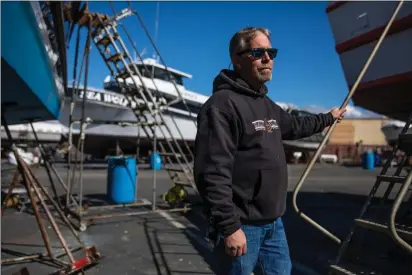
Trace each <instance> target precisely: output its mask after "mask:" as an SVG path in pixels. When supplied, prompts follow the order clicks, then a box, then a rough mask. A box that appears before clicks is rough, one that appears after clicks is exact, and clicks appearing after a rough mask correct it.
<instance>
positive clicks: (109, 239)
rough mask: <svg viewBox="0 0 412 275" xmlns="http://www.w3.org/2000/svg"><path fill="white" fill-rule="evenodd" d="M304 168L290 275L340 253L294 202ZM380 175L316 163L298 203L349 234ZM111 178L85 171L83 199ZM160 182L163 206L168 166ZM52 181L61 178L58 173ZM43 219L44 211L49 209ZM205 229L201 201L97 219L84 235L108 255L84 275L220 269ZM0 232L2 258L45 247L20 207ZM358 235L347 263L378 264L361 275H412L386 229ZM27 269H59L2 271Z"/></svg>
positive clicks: (100, 199) (288, 224)
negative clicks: (182, 207)
mask: <svg viewBox="0 0 412 275" xmlns="http://www.w3.org/2000/svg"><path fill="white" fill-rule="evenodd" d="M95 168H96V167H95ZM102 168H103V169H102ZM304 168H305V166H303V165H291V166H289V179H290V180H289V182H290V184H289V190H290V192H289V194H288V209H287V212H286V214H285V216H284V217H283V220H284V224H285V228H286V232H287V237H288V242H289V246H290V251H291V257H292V260H293V266H294V267H293V272H292V274H293V275H303V274H305V275H318V274H327V270H328V266H329V265H330V264H331V263H332V261H333V260H334V259H335V258H336V255H337V251H338V248H339V245H338V244H337V243H335V242H334V241H332V240H331V239H329V238H328V237H326V236H325V235H324V234H322V233H321V232H320V231H318V230H317V229H315V228H314V227H313V226H311V225H309V224H308V223H307V222H306V221H304V220H303V219H302V218H300V217H299V216H298V215H297V213H296V212H295V211H294V209H293V206H292V193H291V192H292V191H293V189H294V187H295V185H296V183H297V181H298V180H299V178H300V176H301V175H302V173H303V171H304ZM3 169H4V165H3V167H2V170H3ZM57 170H58V172H59V175H60V176H61V177H62V179H63V180H66V170H65V169H64V168H63V167H57ZM33 171H34V172H35V174H36V177H37V179H38V180H39V181H40V182H42V183H44V185H45V186H46V187H47V189H48V190H49V192H52V189H51V185H50V183H49V180H48V177H47V174H46V173H45V172H44V168H42V167H41V168H37V169H34V170H33ZM379 172H380V168H377V169H375V170H373V171H366V170H362V169H361V168H358V167H351V168H349V167H341V166H334V165H316V166H315V167H314V169H313V170H312V172H311V173H310V175H309V177H308V179H307V180H306V181H305V184H304V186H303V188H302V190H301V193H299V195H298V199H297V201H298V207H299V209H300V210H301V211H303V213H305V214H306V215H308V216H309V217H311V218H312V219H314V220H315V221H316V222H318V223H319V224H321V225H323V226H324V227H326V228H327V229H328V230H329V231H331V232H332V233H333V234H335V235H336V236H338V237H339V238H344V237H345V236H346V235H347V234H348V232H349V229H350V227H351V225H352V220H353V218H355V217H356V216H357V215H358V213H359V211H360V209H361V206H362V203H363V202H364V200H365V196H366V195H367V194H368V193H369V191H370V189H371V187H372V185H373V184H374V181H375V177H376V175H377V174H379ZM77 175H78V174H77ZM11 177H12V171H8V172H4V171H3V172H2V187H5V186H7V184H9V183H10V181H11ZM106 177H107V175H106V170H105V169H104V167H100V169H87V170H85V171H84V172H83V184H84V189H83V190H84V191H83V192H84V195H85V199H84V203H87V204H88V205H90V206H92V205H98V204H99V203H107V202H105V192H106ZM156 179H157V181H156V188H157V194H156V199H157V200H158V202H159V203H160V202H161V200H160V196H161V194H162V193H163V192H165V191H166V190H167V189H168V188H170V180H169V178H168V177H167V174H166V172H164V171H158V172H157V173H156ZM54 181H56V178H55V177H54ZM56 184H57V185H58V183H56ZM383 187H384V186H383ZM382 189H383V190H382V191H379V192H378V194H379V195H382V194H383V192H384V188H382ZM74 190H77V189H76V188H75V189H74ZM152 190H153V171H150V170H147V169H142V170H139V178H138V197H139V199H143V198H145V199H147V200H149V201H151V200H152V197H153V193H152ZM395 190H397V189H395ZM57 191H58V193H59V194H60V195H62V194H64V192H63V191H62V188H60V187H59V188H58V190H57ZM392 198H393V196H392ZM194 201H198V199H194ZM373 209H376V208H373ZM146 210H150V208H148V209H146ZM130 211H132V210H127V209H118V210H116V212H122V213H125V212H130ZM134 211H143V208H142V207H141V208H135V210H134ZM89 213H90V214H99V213H113V211H110V210H105V211H103V210H102V211H98V210H93V211H89ZM387 214H388V213H384V217H387V216H385V215H387ZM42 216H45V213H44V211H43V212H42ZM56 221H57V223H58V225H59V228H60V229H61V230H62V234H63V236H64V237H65V239H66V241H67V243H68V245H69V246H70V247H77V246H78V243H77V241H76V239H75V238H74V237H73V234H71V233H70V230H69V229H68V227H67V226H66V225H65V224H64V223H63V222H62V221H61V220H60V219H57V220H56ZM46 227H47V232H48V233H49V234H50V239H51V243H52V249H53V251H58V252H61V251H62V250H61V245H60V243H59V241H58V239H57V238H56V236H55V234H54V232H53V229H52V227H51V225H50V223H47V224H46ZM205 228H206V223H205V220H204V219H203V216H202V215H201V209H200V207H199V206H195V207H194V208H193V209H192V210H191V211H189V212H188V213H185V214H184V213H179V212H175V213H174V212H166V211H164V212H158V213H150V214H146V215H139V216H131V217H122V218H119V217H117V218H110V219H102V220H96V221H95V222H94V223H92V224H89V226H88V227H87V230H86V231H84V232H79V235H80V238H81V240H82V241H83V242H84V243H85V244H86V245H94V246H95V247H96V248H97V249H98V251H99V252H100V254H101V256H102V259H101V260H100V262H99V263H98V264H97V265H95V266H93V267H91V268H90V269H88V270H87V271H86V272H85V274H101V275H109V274H110V275H115V274H119V275H120V274H161V275H172V274H173V275H174V274H215V272H214V270H216V264H215V260H214V258H213V255H212V253H211V250H210V248H209V247H208V244H207V242H206V240H205V238H204V236H205ZM1 229H2V230H1V231H2V232H1V233H2V236H1V237H2V245H1V246H2V260H4V259H5V258H10V257H15V256H14V255H12V253H14V254H15V255H21V254H18V253H24V254H33V253H44V252H46V250H45V247H44V243H43V241H42V239H41V234H40V231H39V229H38V226H37V224H36V221H35V218H34V216H33V215H32V214H31V211H30V210H28V213H26V212H22V213H20V212H18V211H16V210H15V209H7V210H6V211H5V213H4V216H3V217H2V227H1ZM360 232H361V233H363V234H355V238H354V240H355V242H354V245H353V246H351V249H350V250H349V253H348V254H347V255H345V260H351V261H355V262H356V263H357V264H358V265H359V264H361V265H363V269H364V270H368V269H369V270H370V269H371V268H370V267H368V266H373V270H372V271H373V272H374V273H359V274H388V275H393V274H396V275H403V274H409V275H410V274H412V272H411V270H412V257H411V256H408V255H406V253H404V252H403V251H402V250H400V249H399V248H397V246H396V245H395V244H394V242H393V241H392V240H391V239H390V237H388V236H386V235H382V234H381V233H365V232H366V231H362V229H360ZM352 247H354V248H353V249H352ZM16 252H18V253H17V254H16ZM365 255H367V257H365ZM74 256H75V258H76V259H79V258H81V257H83V255H82V253H81V251H80V252H76V253H75V254H74ZM62 259H64V258H62ZM66 260H67V259H66ZM345 263H346V262H345ZM23 267H27V268H28V269H29V272H30V274H39V275H41V274H51V273H52V272H53V271H55V270H56V268H55V267H50V266H47V265H45V264H43V263H36V262H31V263H24V264H16V265H4V266H2V268H1V273H2V274H10V275H11V274H13V273H14V272H16V271H17V270H19V269H21V268H23ZM353 268H355V267H353ZM356 268H357V267H356Z"/></svg>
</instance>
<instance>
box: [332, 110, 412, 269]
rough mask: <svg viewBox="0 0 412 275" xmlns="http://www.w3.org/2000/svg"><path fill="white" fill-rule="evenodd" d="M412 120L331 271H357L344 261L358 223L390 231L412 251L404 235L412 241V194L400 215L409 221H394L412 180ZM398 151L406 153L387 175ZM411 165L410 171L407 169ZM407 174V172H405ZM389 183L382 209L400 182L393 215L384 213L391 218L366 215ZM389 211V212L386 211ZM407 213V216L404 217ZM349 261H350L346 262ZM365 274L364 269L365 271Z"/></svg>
mask: <svg viewBox="0 0 412 275" xmlns="http://www.w3.org/2000/svg"><path fill="white" fill-rule="evenodd" d="M411 124H412V115H411V116H410V117H409V119H408V121H407V122H406V124H405V127H404V128H403V129H402V132H401V134H400V135H399V138H398V140H397V143H396V145H395V146H394V148H393V151H392V154H391V156H390V157H389V158H388V159H387V161H386V163H385V164H384V166H383V168H382V171H381V173H380V175H378V176H377V177H376V181H375V184H374V185H373V187H372V189H371V191H370V193H369V196H368V198H367V199H366V201H365V203H364V204H363V207H362V209H361V211H360V213H359V217H358V218H357V219H355V220H354V223H353V226H352V228H351V230H350V232H349V234H348V235H347V237H346V238H345V240H344V241H343V242H342V244H341V246H340V249H339V251H338V255H337V258H336V260H335V262H334V264H333V265H331V266H330V270H329V271H330V274H331V275H332V274H345V275H355V274H356V273H354V272H356V271H354V270H348V269H358V268H357V267H355V266H351V267H350V268H348V267H347V266H345V264H341V262H342V261H343V256H344V254H345V252H347V250H348V247H349V245H350V244H351V240H352V237H353V234H354V233H355V230H356V229H358V227H360V228H363V229H366V230H368V231H376V232H380V233H384V234H388V235H390V236H391V237H392V238H393V240H394V241H395V242H396V243H397V244H398V245H399V246H400V247H401V248H403V249H404V250H406V251H407V252H408V253H410V254H412V246H411V244H410V243H409V244H408V243H407V242H406V241H405V240H404V239H406V240H409V241H412V195H411V196H410V197H409V201H408V202H405V204H406V213H405V215H404V218H403V221H401V220H402V219H400V222H405V223H406V224H404V225H400V224H396V223H395V217H396V214H397V213H398V211H399V208H400V206H401V204H402V202H403V201H404V199H405V197H406V195H407V193H408V191H411V190H410V186H411V183H412V168H411V167H410V166H409V167H408V168H407V166H408V162H409V159H410V158H411V156H412V133H410V132H409V133H407V131H408V129H409V126H410V125H411ZM399 151H403V153H404V155H403V157H402V160H401V162H400V163H399V165H398V167H397V169H396V171H395V173H394V174H393V175H388V174H387V173H388V170H389V168H390V167H391V163H392V161H393V160H394V158H395V157H396V155H397V153H398V152H399ZM408 169H409V171H407V170H408ZM405 174H406V175H405ZM383 182H386V183H389V184H388V187H387V188H386V190H385V193H384V195H383V197H382V199H381V203H380V207H379V210H382V208H383V207H385V206H386V205H385V203H386V201H387V199H388V197H389V195H390V194H391V192H392V190H393V188H394V186H395V184H400V189H399V191H398V193H397V195H396V199H395V200H394V202H393V205H392V209H391V212H390V215H385V216H386V217H388V218H389V219H388V222H382V221H380V222H379V221H377V220H378V219H377V216H379V213H378V214H376V213H374V214H372V215H371V216H372V218H367V217H366V215H367V214H368V208H370V207H371V201H372V199H373V198H374V197H375V195H376V192H377V191H378V189H379V186H380V185H381V183H383ZM387 214H389V213H387ZM405 217H406V218H405ZM346 265H348V264H346ZM363 274H364V273H363Z"/></svg>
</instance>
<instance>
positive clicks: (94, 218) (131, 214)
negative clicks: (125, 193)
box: [83, 207, 191, 220]
mask: <svg viewBox="0 0 412 275" xmlns="http://www.w3.org/2000/svg"><path fill="white" fill-rule="evenodd" d="M189 210H191V208H190V207H183V208H173V209H168V210H159V209H157V210H148V211H139V212H128V213H112V214H106V215H95V216H88V217H83V219H84V220H102V219H107V218H113V217H128V216H139V215H146V214H151V213H158V212H162V211H163V212H182V211H189Z"/></svg>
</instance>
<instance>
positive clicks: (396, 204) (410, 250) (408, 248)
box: [389, 169, 412, 254]
mask: <svg viewBox="0 0 412 275" xmlns="http://www.w3.org/2000/svg"><path fill="white" fill-rule="evenodd" d="M411 183H412V169H411V170H410V171H409V174H408V176H407V177H406V179H405V182H404V183H403V184H402V186H401V189H400V191H399V193H398V195H397V196H396V199H395V201H394V203H393V206H392V211H391V215H390V216H389V231H390V233H391V234H390V235H391V237H392V238H393V240H394V241H395V242H396V243H397V244H398V245H399V246H401V247H402V248H403V249H405V250H406V251H407V252H408V253H410V254H412V246H411V245H410V244H408V243H407V242H405V241H404V240H403V239H402V238H401V237H399V234H398V232H397V231H396V227H395V217H396V214H397V213H398V210H399V206H400V205H401V203H402V201H403V199H404V198H405V196H406V194H407V193H408V190H409V186H411Z"/></svg>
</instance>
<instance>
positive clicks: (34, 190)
mask: <svg viewBox="0 0 412 275" xmlns="http://www.w3.org/2000/svg"><path fill="white" fill-rule="evenodd" d="M2 111H3V112H2V118H1V119H2V124H3V126H4V129H5V131H6V134H7V137H8V139H9V140H10V143H11V149H12V151H13V153H14V156H15V158H16V162H17V168H18V171H19V172H20V174H21V176H22V178H23V185H24V187H25V188H26V191H27V194H28V196H29V198H30V202H31V206H32V208H33V212H34V216H35V218H36V221H37V224H38V226H39V229H40V233H41V235H42V238H43V241H44V245H45V247H46V250H47V253H46V254H34V255H23V254H21V255H22V256H21V257H17V258H9V259H3V260H2V261H1V265H2V266H3V265H6V264H16V263H21V262H26V261H40V262H43V263H47V262H48V263H49V264H53V265H54V266H56V267H57V268H58V270H57V271H56V273H55V274H75V273H77V272H79V271H82V270H84V269H85V268H88V267H91V266H92V265H95V264H97V262H98V260H99V259H100V254H99V253H98V252H97V249H96V247H94V246H89V247H85V245H84V244H83V243H82V241H81V240H80V238H79V236H78V234H77V232H76V231H75V230H74V228H73V226H72V225H71V223H70V222H69V220H68V219H67V218H66V217H65V215H64V213H63V211H62V210H61V209H60V208H59V206H58V204H57V203H56V202H55V201H54V200H53V198H52V197H51V196H50V195H49V193H48V191H47V189H46V188H45V187H44V186H43V185H42V184H41V183H40V182H39V181H38V180H37V178H36V177H35V175H34V174H33V172H32V170H31V169H30V167H29V166H28V165H27V164H26V163H25V162H24V160H23V159H22V158H21V157H20V155H19V152H18V151H17V147H16V144H15V143H14V141H13V138H12V136H11V133H10V130H9V127H8V125H7V121H6V118H5V115H4V107H3V106H2ZM14 178H15V180H13V182H12V184H11V185H10V187H9V191H8V195H7V197H9V196H10V194H11V191H12V189H13V187H14V186H15V185H16V184H17V182H18V181H17V179H16V177H14ZM42 192H43V194H44V195H45V196H46V198H47V200H48V202H50V203H51V204H52V205H53V208H54V210H56V211H57V212H58V214H59V216H60V218H61V219H62V220H63V222H64V223H65V224H66V225H67V226H68V228H69V229H70V231H71V232H72V233H73V235H74V236H75V238H76V240H77V241H78V242H79V247H77V248H74V249H69V247H68V244H67V242H66V240H65V239H64V237H63V235H62V232H61V231H60V229H59V227H58V225H57V223H56V221H55V219H54V217H53V215H52V213H51V211H50V209H49V207H48V206H47V204H46V201H45V199H44V198H43V195H42ZM35 196H36V197H35ZM7 197H6V199H5V202H7ZM37 201H38V202H40V204H41V206H42V207H43V210H44V211H45V213H46V215H47V217H48V219H49V221H50V223H51V227H52V229H53V230H54V232H55V233H56V235H57V237H58V239H59V241H60V243H61V245H62V247H63V250H64V252H63V253H61V254H59V255H56V254H54V253H53V251H52V248H51V243H50V238H49V235H48V233H47V230H46V227H45V223H44V220H43V219H42V217H41V216H40V213H39V208H38V205H37ZM2 208H3V207H2ZM80 249H84V251H85V256H84V257H83V258H80V259H78V260H76V259H75V258H74V256H73V252H74V251H77V250H80ZM19 254H20V253H19ZM63 256H67V257H68V259H69V262H65V261H63V260H60V259H59V258H61V257H63ZM27 273H28V270H27V269H22V270H20V274H27Z"/></svg>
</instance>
